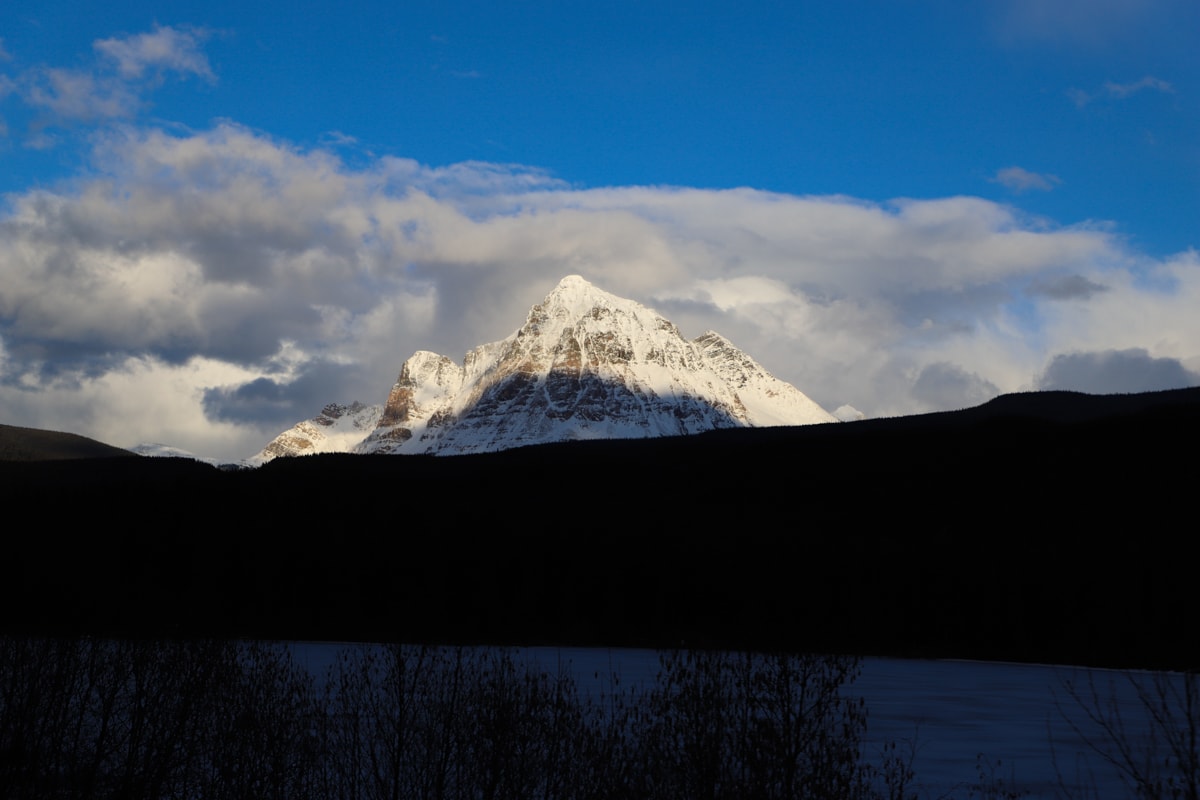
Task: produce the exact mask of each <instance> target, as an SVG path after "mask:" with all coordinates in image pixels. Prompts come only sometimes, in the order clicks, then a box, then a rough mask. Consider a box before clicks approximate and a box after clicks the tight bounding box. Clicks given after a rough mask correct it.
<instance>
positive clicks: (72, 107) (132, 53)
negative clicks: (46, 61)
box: [10, 27, 216, 146]
mask: <svg viewBox="0 0 1200 800" xmlns="http://www.w3.org/2000/svg"><path fill="white" fill-rule="evenodd" d="M205 36H206V34H205V33H204V32H203V31H198V30H193V29H177V28H171V27H157V28H155V29H154V31H153V32H151V33H145V34H138V35H134V36H129V37H124V38H110V39H100V40H97V41H96V42H95V43H94V49H95V52H96V54H97V56H98V57H99V58H98V61H97V63H95V64H94V65H93V66H91V67H90V68H80V69H67V68H58V67H48V66H35V67H29V68H26V69H24V70H22V71H21V72H20V73H19V74H18V75H17V77H16V78H15V79H13V80H11V81H10V86H11V87H12V90H13V91H15V92H16V93H18V94H19V95H20V96H21V98H22V100H23V101H24V102H25V103H26V104H27V105H28V106H29V107H31V108H33V109H35V110H37V111H39V112H42V114H43V115H44V116H43V118H42V119H40V120H39V122H38V123H37V128H36V129H35V130H33V131H31V141H30V144H31V145H33V146H37V142H38V140H39V139H40V140H43V141H44V140H46V139H47V138H52V137H47V136H46V135H45V134H44V131H43V130H42V129H43V128H44V127H45V126H46V125H55V124H63V123H76V122H88V123H94V122H101V121H105V120H117V119H132V118H134V117H135V116H136V115H137V114H138V112H139V111H140V109H141V107H142V106H143V104H144V102H145V98H146V95H147V94H148V93H149V92H150V91H152V90H153V89H154V88H156V87H157V86H158V85H159V84H161V82H162V80H163V79H164V77H165V76H166V75H167V74H170V73H177V74H180V75H184V76H195V77H199V78H202V79H204V80H206V81H209V82H213V81H215V80H216V76H215V75H214V74H213V72H212V69H211V67H210V66H209V63H208V59H207V57H206V56H205V55H204V53H203V51H202V50H201V49H200V45H201V42H202V41H203V40H204V38H205Z"/></svg>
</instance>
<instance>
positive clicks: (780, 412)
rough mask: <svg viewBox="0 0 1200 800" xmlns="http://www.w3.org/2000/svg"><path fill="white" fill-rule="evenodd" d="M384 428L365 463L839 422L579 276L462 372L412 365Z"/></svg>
mask: <svg viewBox="0 0 1200 800" xmlns="http://www.w3.org/2000/svg"><path fill="white" fill-rule="evenodd" d="M377 419H378V424H377V425H376V426H375V428H374V430H373V431H372V432H371V433H370V435H369V436H366V437H365V438H363V439H361V440H360V441H359V443H358V444H357V445H356V446H355V447H354V450H355V451H356V452H365V453H434V454H439V455H453V454H464V453H478V452H487V451H494V450H504V449H507V448H511V447H520V446H522V445H528V444H540V443H544V442H558V441H564V440H569V439H597V438H605V439H631V438H646V437H654V436H680V435H686V434H693V433H700V432H702V431H707V430H713V429H716V428H736V427H757V426H767V425H807V424H812V423H819V422H836V421H837V420H836V418H835V417H833V416H832V415H831V414H829V413H828V412H826V411H825V410H824V409H822V408H821V407H820V406H818V405H817V404H816V403H814V402H813V401H812V400H810V399H809V398H808V397H806V396H805V395H804V394H802V393H801V392H800V391H799V390H797V389H796V388H795V387H794V386H792V385H790V384H788V383H785V382H783V381H781V380H779V379H777V378H775V377H774V376H772V375H771V374H770V373H768V372H767V371H766V370H765V369H764V368H763V367H762V366H760V365H759V364H758V363H757V362H756V361H754V359H752V358H751V357H750V356H748V355H746V354H745V353H743V352H742V351H741V350H738V349H737V348H736V347H735V346H734V345H733V344H732V343H730V342H729V340H728V339H726V338H725V337H723V336H721V335H719V334H717V333H715V332H712V331H707V332H705V333H704V334H702V335H701V336H699V337H697V338H696V339H695V340H693V341H688V340H687V339H685V338H684V337H683V334H682V333H681V332H680V331H679V328H678V327H676V326H675V325H674V323H672V322H670V321H669V320H667V319H665V318H664V317H662V316H661V315H660V314H658V313H657V312H655V311H653V310H651V309H649V308H647V307H646V306H643V305H641V304H640V303H637V302H635V301H633V300H628V299H625V298H622V297H618V296H616V295H613V294H609V293H608V292H605V291H604V290H602V289H598V288H596V287H595V286H594V285H592V284H591V283H589V282H588V281H587V280H585V279H584V278H582V277H580V276H579V275H567V276H566V277H564V278H563V279H562V280H560V281H559V282H558V285H557V286H555V287H554V289H553V290H552V291H551V292H550V293H549V294H548V295H547V296H546V298H545V299H544V300H543V301H542V302H541V303H538V304H537V305H535V306H534V307H533V308H532V309H530V311H529V315H528V317H527V318H526V320H525V324H524V325H522V326H521V327H520V328H518V329H517V330H516V331H514V332H513V333H512V335H510V336H509V337H508V338H506V339H502V340H500V341H498V342H492V343H491V344H485V345H480V346H479V347H476V348H474V349H473V350H471V351H470V352H468V353H467V355H466V357H465V358H464V360H463V363H462V365H461V366H460V365H459V364H457V363H455V362H454V361H453V360H451V359H449V358H447V357H445V356H440V355H437V354H435V353H430V352H427V351H417V352H416V353H414V354H413V356H412V357H411V358H409V359H408V360H407V361H406V362H405V363H404V366H403V367H402V368H401V370H400V375H399V377H398V378H397V380H396V383H395V385H394V386H393V387H392V389H391V392H390V394H389V396H388V400H387V404H386V406H385V407H384V408H383V409H382V413H380V414H379V416H378V418H377ZM310 427H311V426H310ZM304 433H306V436H305V437H303V438H311V437H310V436H307V432H304Z"/></svg>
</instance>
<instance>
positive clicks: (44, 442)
mask: <svg viewBox="0 0 1200 800" xmlns="http://www.w3.org/2000/svg"><path fill="white" fill-rule="evenodd" d="M117 456H121V457H123V456H129V457H135V455H134V454H133V453H131V452H129V451H128V450H122V449H121V448H119V447H113V446H112V445H108V444H104V443H103V442H97V441H96V440H95V439H88V438H87V437H84V436H79V435H77V434H74V433H60V432H58V431H43V430H38V429H36V428H18V427H14V426H12V425H0V461H57V460H61V459H72V458H112V457H117Z"/></svg>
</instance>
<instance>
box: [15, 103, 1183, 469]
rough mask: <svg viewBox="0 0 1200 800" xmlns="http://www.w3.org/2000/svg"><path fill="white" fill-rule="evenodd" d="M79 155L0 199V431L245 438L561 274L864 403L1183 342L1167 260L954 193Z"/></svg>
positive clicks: (254, 150)
mask: <svg viewBox="0 0 1200 800" xmlns="http://www.w3.org/2000/svg"><path fill="white" fill-rule="evenodd" d="M91 172H92V175H93V176H92V177H90V178H88V179H86V180H84V179H80V180H79V182H77V183H76V184H75V188H73V189H72V190H70V191H69V192H67V191H63V192H48V191H30V192H27V193H25V194H23V195H16V196H13V197H12V198H11V205H10V208H9V211H8V212H7V213H6V216H4V217H0V343H2V345H3V354H4V355H3V359H0V404H2V405H3V407H4V408H5V409H6V411H7V415H8V417H7V418H6V419H5V422H9V423H15V424H33V425H38V426H46V427H60V428H61V427H69V428H71V429H72V430H78V431H79V432H82V433H87V434H90V435H97V436H99V438H102V439H108V440H109V441H114V442H116V443H118V444H132V443H134V442H136V441H140V440H159V441H166V442H167V443H170V444H176V445H179V446H184V447H187V448H188V449H191V450H193V451H196V452H198V453H200V454H204V455H219V456H223V457H226V458H232V457H239V456H246V455H249V454H250V453H251V452H253V451H254V450H256V449H257V448H258V447H260V446H261V445H262V443H263V441H265V439H263V438H262V437H263V436H264V432H265V433H267V434H271V433H273V432H274V431H276V430H278V429H281V428H282V427H284V426H286V425H290V424H291V423H293V422H295V421H297V420H299V419H301V418H304V417H308V416H311V415H312V414H314V413H316V412H317V411H318V410H319V409H320V407H321V406H322V405H324V404H325V403H327V402H331V401H338V402H349V401H351V400H364V401H368V402H381V401H382V400H383V399H384V397H386V393H387V389H388V387H389V386H390V385H391V383H392V381H393V380H394V379H395V377H396V373H397V371H398V370H399V367H400V364H401V363H402V362H403V360H404V359H405V358H407V357H408V356H409V355H410V354H411V353H412V352H413V351H414V350H417V349H430V350H435V351H438V352H442V353H445V354H447V355H450V356H452V357H454V358H456V359H458V358H461V357H462V354H463V353H464V352H465V351H466V350H467V349H468V348H469V347H471V346H473V345H476V344H479V343H482V342H485V341H492V340H495V339H498V338H501V337H503V336H506V335H507V334H509V333H510V332H511V331H512V330H514V329H515V328H516V327H517V326H518V325H519V324H520V322H521V320H522V319H524V316H525V314H526V312H527V311H528V309H529V307H530V306H531V305H532V304H533V303H535V302H537V301H538V300H540V299H541V298H542V297H543V296H544V295H545V293H546V292H547V291H549V289H550V288H552V287H553V285H554V284H555V283H556V282H557V280H558V279H559V278H560V277H561V276H562V275H564V274H568V273H581V274H583V275H584V276H585V277H587V278H589V279H590V280H592V281H594V282H596V283H597V284H599V285H601V286H602V287H604V288H606V289H609V290H611V291H613V292H616V293H618V294H622V295H625V296H628V297H632V298H634V299H637V300H640V301H642V302H646V303H648V304H650V305H653V306H655V307H657V308H659V310H660V311H662V312H663V313H665V314H666V315H667V316H668V317H670V318H671V319H673V320H674V321H676V322H677V323H678V324H679V325H680V326H681V328H682V329H683V330H684V333H685V334H687V335H689V336H696V335H698V334H699V333H701V332H702V331H704V330H705V329H708V328H711V329H714V330H717V331H720V332H721V333H723V334H725V335H726V336H728V337H729V338H730V339H731V340H732V341H734V342H735V343H736V344H738V345H739V346H741V347H743V348H744V349H746V350H747V352H749V353H751V354H752V355H753V356H754V357H755V358H756V359H757V360H759V361H760V362H762V363H763V364H764V365H765V366H766V367H767V368H768V369H771V370H772V371H774V372H775V373H776V374H778V375H779V376H780V377H781V378H783V379H785V380H789V381H791V382H793V383H795V384H796V385H797V386H798V387H799V388H800V389H801V390H802V391H804V392H805V393H807V394H809V395H810V396H812V397H813V398H814V399H815V400H817V401H818V402H819V403H822V404H823V405H825V406H826V407H828V408H837V407H838V406H840V405H843V404H852V405H853V406H854V407H855V408H857V409H861V410H862V411H863V412H865V413H866V414H867V415H870V416H876V415H880V414H896V413H911V412H915V411H927V410H933V409H935V408H938V407H941V406H946V405H961V404H963V403H966V402H970V401H972V400H978V399H983V398H986V397H987V396H990V395H991V394H993V393H994V392H995V391H1013V390H1016V389H1020V388H1028V387H1029V386H1031V385H1032V384H1033V383H1034V381H1035V380H1036V379H1037V376H1039V375H1040V374H1041V373H1042V372H1043V371H1044V370H1045V368H1046V365H1047V363H1048V362H1049V359H1051V358H1052V357H1053V356H1054V355H1056V354H1062V353H1072V352H1103V351H1106V350H1128V349H1130V348H1143V349H1145V351H1146V352H1147V354H1148V355H1149V357H1151V358H1170V359H1177V360H1179V361H1180V362H1181V363H1190V362H1188V359H1194V358H1197V357H1198V356H1200V322H1197V319H1200V318H1198V317H1197V315H1196V314H1195V313H1194V309H1195V308H1197V307H1200V262H1198V259H1197V257H1196V255H1195V254H1194V253H1185V254H1181V255H1179V256H1176V257H1173V258H1171V259H1165V260H1155V259H1150V258H1146V257H1143V256H1140V255H1138V254H1136V253H1133V252H1131V251H1129V250H1127V249H1126V247H1125V246H1124V245H1123V244H1122V243H1121V241H1120V240H1119V239H1117V238H1115V237H1114V236H1113V235H1112V234H1111V233H1110V232H1109V231H1108V230H1106V229H1105V227H1104V226H1101V225H1091V224H1084V225H1079V226H1067V227H1063V226H1057V225H1054V224H1052V223H1049V222H1047V221H1045V220H1041V219H1037V218H1032V217H1028V216H1026V215H1023V214H1021V213H1020V212H1019V211H1017V210H1016V209H1014V208H1012V207H1009V206H1005V205H1000V204H997V203H993V202H989V201H987V200H983V199H980V198H973V197H951V198H944V199H938V200H912V199H901V200H896V201H892V202H888V203H872V202H864V201H859V200H854V199H851V198H845V197H800V196H793V195H783V194H775V193H768V192H758V191H753V190H749V189H738V190H730V191H712V190H700V189H681V188H653V187H609V188H603V189H592V190H579V189H572V188H570V187H568V186H566V185H564V184H563V183H562V182H561V181H557V180H556V179H554V178H553V176H550V175H547V174H546V173H544V172H542V171H539V170H536V169H529V168H525V167H519V166H513V165H498V164H483V163H466V164H458V165H453V166H450V167H445V168H437V169H431V168H428V167H424V166H422V165H420V164H418V163H416V162H413V161H408V160H404V159H396V158H390V157H388V158H380V159H375V160H373V161H369V162H367V165H366V166H365V167H362V168H350V167H348V166H346V165H345V164H344V163H342V162H341V161H340V160H339V159H338V158H337V157H336V156H335V155H333V154H332V153H331V152H328V151H325V150H320V149H317V150H303V149H299V148H296V147H293V146H290V145H288V144H287V143H283V142H279V141H275V140H272V139H270V138H267V137H265V136H262V135H259V134H256V133H254V132H251V131H248V130H246V129H244V128H240V127H237V126H235V125H229V124H226V125H219V126H217V127H215V128H213V129H212V130H209V131H205V132H202V133H196V134H192V135H187V136H170V135H167V134H165V133H163V132H160V131H142V130H137V129H134V128H117V129H113V130H111V131H110V132H109V133H108V134H107V135H105V136H103V137H101V138H99V139H98V143H97V146H96V151H95V153H94V158H93V164H92V165H91ZM153 398H159V400H154V399H153ZM43 401H44V402H43ZM160 401H161V402H162V403H163V404H165V405H164V407H162V408H157V407H156V408H154V409H149V408H147V404H151V403H154V402H160ZM55 415H61V416H57V417H56V416H55ZM54 419H59V420H60V421H58V422H54V421H53V420H54ZM272 428H274V430H272ZM210 434H211V439H209V440H208V441H209V442H210V444H208V445H205V444H204V442H205V436H206V435H210Z"/></svg>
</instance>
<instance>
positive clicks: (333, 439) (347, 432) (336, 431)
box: [246, 403, 383, 465]
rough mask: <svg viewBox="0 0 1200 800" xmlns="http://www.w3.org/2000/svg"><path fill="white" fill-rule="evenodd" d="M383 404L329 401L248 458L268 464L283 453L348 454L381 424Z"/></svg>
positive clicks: (251, 460) (257, 462)
mask: <svg viewBox="0 0 1200 800" xmlns="http://www.w3.org/2000/svg"><path fill="white" fill-rule="evenodd" d="M382 413H383V406H378V405H375V406H366V405H363V404H362V403H351V404H350V405H348V406H343V405H338V404H337V403H330V404H329V405H327V406H325V408H323V409H321V413H320V414H318V415H317V416H315V417H313V418H312V419H307V420H305V421H304V422H298V423H296V424H295V425H293V426H292V427H291V428H289V429H288V430H286V431H284V432H283V433H281V434H279V435H278V436H276V437H275V438H274V439H272V440H271V443H270V444H268V445H267V446H266V447H264V448H263V449H262V450H261V451H260V452H259V453H258V454H257V455H255V456H252V457H251V458H248V459H247V460H246V461H247V463H249V464H251V465H259V464H265V463H266V462H268V461H270V460H271V459H273V458H279V457H280V456H306V455H312V454H313V453H346V452H349V451H350V450H353V449H354V446H355V445H357V444H358V443H359V442H361V441H362V440H363V438H364V437H365V436H367V434H369V433H370V432H371V431H372V430H373V429H374V428H375V426H376V425H378V424H379V418H380V415H381V414H382Z"/></svg>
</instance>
